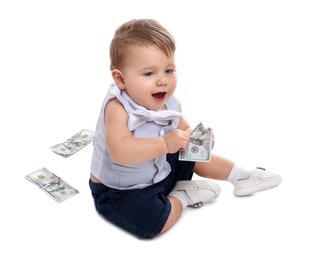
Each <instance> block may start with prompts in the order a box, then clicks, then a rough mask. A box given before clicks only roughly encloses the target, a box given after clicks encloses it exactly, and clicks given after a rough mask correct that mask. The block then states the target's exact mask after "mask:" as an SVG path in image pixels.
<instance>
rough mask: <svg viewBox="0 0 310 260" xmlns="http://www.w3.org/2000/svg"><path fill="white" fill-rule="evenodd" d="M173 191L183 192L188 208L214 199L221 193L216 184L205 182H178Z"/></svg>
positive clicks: (196, 206) (197, 206)
mask: <svg viewBox="0 0 310 260" xmlns="http://www.w3.org/2000/svg"><path fill="white" fill-rule="evenodd" d="M173 190H175V191H184V193H185V195H186V196H187V199H188V201H189V202H190V206H192V207H194V208H199V207H201V206H202V205H203V204H205V203H208V202H210V201H211V200H214V199H216V198H217V197H218V196H219V195H220V193H221V188H220V186H219V185H218V184H217V183H215V182H211V181H205V180H195V181H178V182H177V184H176V185H175V187H174V188H173Z"/></svg>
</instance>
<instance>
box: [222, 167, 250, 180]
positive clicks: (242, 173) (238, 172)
mask: <svg viewBox="0 0 310 260" xmlns="http://www.w3.org/2000/svg"><path fill="white" fill-rule="evenodd" d="M249 177H250V173H249V170H247V169H246V168H244V167H240V166H238V165H234V167H233V168H232V169H231V172H230V173H229V176H228V178H227V181H229V182H231V183H233V182H234V181H236V180H240V179H248V178H249Z"/></svg>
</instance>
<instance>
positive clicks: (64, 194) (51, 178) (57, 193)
mask: <svg viewBox="0 0 310 260" xmlns="http://www.w3.org/2000/svg"><path fill="white" fill-rule="evenodd" d="M25 178H26V179H27V180H28V181H30V182H32V183H34V184H35V185H37V186H38V187H39V188H41V189H42V190H43V191H45V192H46V193H47V194H48V195H49V196H51V197H52V198H53V199H54V200H56V201H57V202H62V201H64V200H66V199H68V198H71V197H72V196H74V195H76V194H78V193H79V191H78V190H77V189H75V188H73V187H72V186H71V185H69V184H68V183H67V182H65V181H64V180H62V179H61V178H60V177H58V176H57V175H55V174H54V173H53V172H51V171H50V170H48V169H47V168H42V169H39V170H37V171H35V172H33V173H30V174H28V175H26V176H25Z"/></svg>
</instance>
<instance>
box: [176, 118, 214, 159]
mask: <svg viewBox="0 0 310 260" xmlns="http://www.w3.org/2000/svg"><path fill="white" fill-rule="evenodd" d="M211 146H212V129H211V128H209V127H208V128H206V127H204V125H203V124H202V123H201V122H200V123H199V124H198V125H197V126H196V127H195V128H194V129H193V131H192V132H191V136H190V141H189V144H188V147H187V150H186V151H180V153H179V160H181V161H195V162H210V161H211V148H212V147H211Z"/></svg>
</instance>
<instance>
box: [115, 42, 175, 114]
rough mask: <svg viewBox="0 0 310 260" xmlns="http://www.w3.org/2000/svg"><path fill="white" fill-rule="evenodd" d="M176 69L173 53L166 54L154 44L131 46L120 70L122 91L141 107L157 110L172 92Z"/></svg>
mask: <svg viewBox="0 0 310 260" xmlns="http://www.w3.org/2000/svg"><path fill="white" fill-rule="evenodd" d="M175 69H176V68H175V61H174V54H172V55H171V56H169V57H167V56H166V54H165V53H164V52H163V51H162V50H160V49H159V48H157V47H156V46H134V47H132V48H131V49H130V53H129V54H128V56H127V58H126V61H125V66H124V68H123V69H122V70H121V71H122V75H123V80H124V82H125V91H126V92H127V94H128V95H129V96H130V97H131V98H132V99H133V100H134V101H135V102H136V103H137V104H139V105H140V106H143V107H145V108H147V109H149V110H160V109H162V108H163V107H164V105H165V104H166V101H167V100H168V99H169V98H170V97H171V96H172V95H173V93H174V91H175V88H176V84H177V77H176V70H175Z"/></svg>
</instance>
